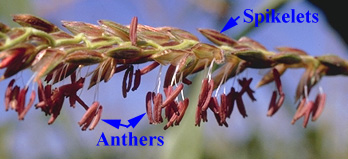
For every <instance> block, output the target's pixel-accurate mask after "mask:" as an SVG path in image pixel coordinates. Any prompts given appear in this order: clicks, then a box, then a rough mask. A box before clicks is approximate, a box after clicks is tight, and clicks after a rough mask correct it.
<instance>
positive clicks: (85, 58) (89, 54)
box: [64, 50, 104, 66]
mask: <svg viewBox="0 0 348 159" xmlns="http://www.w3.org/2000/svg"><path fill="white" fill-rule="evenodd" d="M64 60H65V61H66V62H68V63H73V64H78V65H85V66H88V65H93V64H96V63H100V62H102V61H103V60H104V57H103V54H102V53H99V52H98V51H93V50H78V51H75V52H72V53H70V54H68V55H67V56H66V57H65V58H64Z"/></svg>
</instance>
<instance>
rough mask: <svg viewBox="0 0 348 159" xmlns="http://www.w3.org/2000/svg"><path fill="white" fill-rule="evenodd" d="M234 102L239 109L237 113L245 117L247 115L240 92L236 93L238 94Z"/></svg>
mask: <svg viewBox="0 0 348 159" xmlns="http://www.w3.org/2000/svg"><path fill="white" fill-rule="evenodd" d="M236 102H237V108H238V110H239V113H240V114H241V115H242V116H243V118H245V117H247V116H248V115H247V113H246V110H245V106H244V102H243V99H242V95H241V94H240V93H238V96H237V98H236Z"/></svg>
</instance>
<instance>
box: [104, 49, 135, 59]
mask: <svg viewBox="0 0 348 159" xmlns="http://www.w3.org/2000/svg"><path fill="white" fill-rule="evenodd" d="M140 53H141V49H140V48H138V47H136V46H116V47H113V48H111V49H109V50H108V51H107V52H106V55H107V56H109V57H113V58H116V59H133V58H137V57H139V55H140Z"/></svg>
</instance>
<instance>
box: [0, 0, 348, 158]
mask: <svg viewBox="0 0 348 159" xmlns="http://www.w3.org/2000/svg"><path fill="white" fill-rule="evenodd" d="M200 1H201V2H200V3H199V4H198V3H197V1H195V0H188V1H170V0H164V1H158V0H144V1H136V0H129V1H121V0H98V1H95V0H75V1H72V0H60V1H53V0H32V1H30V7H32V9H33V11H32V13H34V14H35V15H38V16H41V17H44V18H46V19H48V20H49V21H51V22H54V23H55V24H57V25H58V26H60V21H61V20H71V21H84V22H89V23H93V24H96V23H97V21H98V20H99V19H108V20H112V21H115V22H118V23H121V24H129V23H130V21H131V18H132V17H133V16H138V18H139V23H141V24H145V25H150V26H155V27H156V26H173V27H178V28H181V29H184V30H187V31H190V32H191V33H193V34H195V35H197V36H198V37H199V38H200V40H202V41H204V42H208V41H207V40H206V39H205V38H204V37H203V36H201V35H200V34H199V33H198V32H197V31H196V29H197V28H212V29H216V30H221V29H222V28H223V24H220V23H218V22H217V21H218V18H219V17H218V16H217V11H218V10H214V9H212V8H214V7H215V5H217V4H219V3H218V2H219V1H216V3H213V2H212V1H208V0H200ZM270 1H271V0H264V1H257V0H248V1H233V3H232V4H233V6H231V7H230V8H229V9H228V15H229V16H234V17H235V16H237V15H240V16H241V18H243V16H242V13H243V11H244V9H247V8H250V9H255V10H256V9H257V8H260V6H262V5H264V4H265V3H268V2H270ZM0 4H2V5H3V7H4V5H9V6H11V5H15V4H13V3H11V2H1V3H0ZM291 9H296V12H302V13H305V12H307V11H308V10H309V11H311V12H317V13H319V23H315V24H306V23H302V24H298V23H296V24H291V23H288V24H264V25H262V26H261V27H259V28H257V29H255V30H254V31H253V32H251V33H250V34H248V35H247V36H248V37H250V38H252V39H254V40H256V41H259V42H260V43H262V44H263V45H265V46H266V48H268V49H270V50H274V49H275V48H276V47H278V46H291V47H295V48H299V49H303V50H305V51H306V52H308V53H309V54H310V55H314V56H315V55H323V54H328V53H333V54H336V55H338V56H340V57H343V58H345V59H348V56H347V46H346V45H345V44H344V43H343V42H342V41H341V39H340V37H339V35H338V34H337V33H336V32H335V31H334V30H332V29H331V28H330V27H329V25H328V24H327V22H326V19H325V17H324V15H323V14H322V13H321V12H320V10H318V9H317V8H315V7H313V6H312V5H310V4H309V3H307V2H305V1H293V2H289V3H288V4H287V5H286V6H284V7H283V8H282V9H281V10H279V11H278V12H290V10H291ZM14 13H22V12H21V10H13V12H12V14H14ZM229 16H227V17H226V22H227V20H228V19H229ZM8 18H10V14H8V15H0V21H7V19H8ZM239 22H241V20H239ZM245 27H246V25H245V24H240V25H238V26H237V27H235V28H233V29H231V30H229V31H227V32H225V34H227V35H230V36H232V37H233V36H235V35H238V33H239V32H241V31H242V30H243V29H244V28H245ZM143 66H144V65H140V66H136V68H141V67H143ZM164 70H165V69H164ZM157 72H158V69H157V70H155V71H153V72H151V73H150V74H147V75H146V76H145V77H144V78H143V81H142V85H141V86H140V88H139V90H137V91H136V92H131V93H129V94H128V97H127V99H123V98H122V94H121V80H122V77H123V74H122V73H121V74H116V75H115V76H114V78H113V79H112V80H111V81H109V82H108V83H107V84H104V83H103V84H101V85H100V86H99V91H98V92H97V97H98V100H99V101H100V102H101V103H102V105H103V106H104V112H103V117H102V118H103V119H115V118H122V119H128V118H131V117H134V116H137V115H139V114H142V113H144V112H145V106H144V105H145V104H144V103H145V94H146V92H147V91H151V90H153V89H154V88H155V77H156V76H157ZM266 72H267V70H261V71H260V70H252V69H251V70H248V71H246V72H244V73H242V75H241V77H243V76H248V77H254V80H253V83H252V86H255V85H256V83H257V82H258V80H259V79H260V78H261V77H262V75H263V74H265V73H266ZM303 72H304V71H303V70H290V71H287V72H286V73H285V75H284V76H282V77H281V79H282V82H283V85H284V90H285V91H286V101H285V105H284V106H283V107H284V108H282V109H281V110H280V111H279V112H278V113H277V114H276V115H275V116H274V117H272V118H268V117H266V112H267V108H268V103H269V100H270V97H271V92H272V91H273V89H275V87H274V84H270V85H267V86H265V87H262V88H259V89H257V90H256V98H257V102H255V103H251V102H250V101H249V100H248V99H246V100H245V102H246V106H247V111H248V115H249V117H248V118H246V119H242V117H241V116H239V115H237V113H236V112H234V113H233V115H232V116H233V117H232V118H231V119H229V120H228V123H229V125H230V127H229V128H222V127H219V126H217V124H216V122H215V121H214V120H215V119H214V118H213V116H212V114H209V115H210V118H209V122H208V123H205V124H203V126H202V127H200V128H197V127H194V123H193V122H192V121H190V120H191V119H192V118H194V114H193V113H191V114H186V115H185V120H186V121H185V120H184V121H183V122H186V123H187V124H188V125H190V127H189V128H188V129H186V128H187V127H186V126H185V124H183V125H182V126H179V127H175V128H170V129H169V130H168V131H163V130H162V127H163V126H164V125H163V124H162V125H157V126H154V125H148V124H147V123H148V121H147V119H146V118H144V119H143V120H142V121H141V122H140V124H139V126H138V127H137V128H136V129H135V130H134V132H137V133H138V134H139V135H140V134H143V135H144V134H145V135H155V136H164V138H165V139H164V140H165V145H164V146H162V147H139V148H137V147H131V148H130V147H118V148H113V147H96V146H95V145H96V143H97V141H98V139H99V137H100V134H101V132H104V133H107V134H109V135H123V133H126V132H128V131H129V130H127V129H120V130H116V129H114V128H112V127H110V126H108V125H106V124H105V123H102V122H101V123H100V124H99V125H98V126H97V128H96V130H94V131H91V132H89V131H87V132H81V131H80V130H79V128H78V125H77V121H78V120H79V119H80V118H81V116H82V115H83V113H84V111H83V110H82V108H79V107H77V108H75V110H72V108H69V107H67V106H66V107H64V108H63V111H62V113H61V116H59V118H58V120H57V121H56V122H55V123H54V124H53V125H52V126H47V120H48V118H47V117H44V116H43V113H42V112H40V111H37V110H34V109H33V110H31V111H30V112H29V114H28V115H27V117H26V119H25V121H24V122H23V121H17V116H16V114H15V113H14V112H12V111H11V112H7V113H5V111H2V110H1V111H0V127H1V126H6V125H8V123H11V125H10V128H11V129H6V130H5V131H2V133H6V134H5V136H6V138H4V139H2V140H3V141H0V143H1V144H4V143H6V145H7V148H6V149H7V150H9V151H11V153H12V155H14V157H15V158H37V157H41V158H45V157H48V158H61V157H67V156H69V155H71V154H72V152H73V151H74V150H76V151H77V152H80V153H85V154H86V155H87V156H90V157H93V155H97V154H95V152H99V153H104V152H105V153H106V152H107V153H111V152H114V151H115V152H117V153H120V154H122V155H124V156H125V157H134V156H136V155H134V154H132V152H133V151H136V152H140V153H144V154H143V155H144V156H143V157H144V158H147V157H149V156H151V153H157V154H156V155H159V156H161V153H162V151H169V150H170V149H171V147H172V146H173V144H174V143H175V141H174V140H175V139H176V138H175V133H176V132H178V134H181V132H182V131H184V130H185V131H197V132H199V133H201V134H204V136H205V137H206V138H208V139H205V137H202V136H201V135H197V136H198V138H195V137H192V140H190V141H186V142H183V143H180V144H182V145H183V147H185V145H189V144H192V143H193V144H194V143H197V144H199V143H200V144H203V145H206V144H209V141H215V142H220V143H222V144H228V143H229V142H235V143H239V142H241V141H245V140H248V139H249V138H250V136H252V135H253V133H255V130H257V131H258V132H259V133H260V136H262V137H263V139H264V144H265V149H267V148H270V147H272V145H273V146H279V143H280V145H283V144H284V145H286V143H296V142H298V140H300V139H301V137H302V136H303V135H304V133H305V132H306V131H310V130H318V131H321V132H325V134H326V136H325V138H323V139H322V140H323V143H325V144H326V145H327V147H331V150H333V151H332V152H331V153H335V151H337V152H341V151H343V152H344V151H346V150H347V149H346V148H347V146H348V144H347V141H348V138H347V136H346V135H345V134H348V126H347V124H346V123H347V122H348V117H347V114H348V111H347V109H346V103H347V102H346V98H347V94H348V86H347V85H345V84H344V82H345V81H347V78H345V77H329V78H327V77H324V79H323V80H322V81H321V82H320V83H319V85H320V86H321V87H323V89H324V91H325V92H326V93H327V104H326V108H325V110H324V113H323V114H322V116H321V118H320V119H319V120H318V121H317V122H314V123H312V122H310V123H309V126H308V128H307V129H303V128H302V126H301V125H302V120H300V121H298V122H297V123H296V124H295V125H294V126H293V125H291V124H290V121H291V118H292V115H293V113H294V111H295V107H296V105H295V104H293V103H294V98H293V97H294V95H295V89H296V85H297V82H298V80H299V79H300V77H301V75H302V73H303ZM29 75H30V72H26V73H23V75H22V76H24V78H27V77H28V76H29ZM7 82H8V81H3V82H1V83H2V84H1V85H0V90H5V86H6V85H7ZM23 83H26V81H24V82H23ZM231 83H232V82H229V83H227V84H226V87H227V88H229V87H230V86H231ZM3 92H4V91H1V92H0V97H1V96H3ZM317 92H318V87H315V88H314V89H313V91H312V93H311V95H310V97H311V98H312V99H314V97H315V95H316V93H317ZM95 93H96V92H95V89H94V88H92V89H91V90H89V91H86V89H84V91H83V93H82V94H81V96H82V98H83V99H84V100H85V101H86V103H92V102H93V100H94V96H95ZM197 95H198V94H197ZM192 108H193V107H192ZM289 112H291V113H289ZM188 118H191V119H188ZM189 122H191V123H189ZM69 123H71V124H69ZM179 137H180V136H179ZM198 140H203V141H198ZM226 140H227V141H226ZM270 140H273V141H274V140H275V141H276V142H270ZM302 146H303V145H302ZM76 147H83V148H84V149H83V150H81V149H77V148H76ZM236 147H238V146H236ZM325 147H326V146H325ZM289 148H290V149H296V147H290V146H289ZM231 149H236V148H233V147H232V148H231ZM298 151H299V152H302V151H305V150H298ZM289 152H290V151H287V150H284V152H281V153H289ZM75 153H76V152H75ZM158 153H159V154H158ZM267 153H270V154H271V153H272V150H269V151H267ZM156 155H155V156H156ZM69 157H71V156H69ZM72 157H74V156H72ZM162 157H163V156H162ZM172 157H174V156H172ZM164 158H168V156H164Z"/></svg>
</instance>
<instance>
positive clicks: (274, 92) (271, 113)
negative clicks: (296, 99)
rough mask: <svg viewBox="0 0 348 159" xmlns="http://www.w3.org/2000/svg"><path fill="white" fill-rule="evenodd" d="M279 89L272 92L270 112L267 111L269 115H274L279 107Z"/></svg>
mask: <svg viewBox="0 0 348 159" xmlns="http://www.w3.org/2000/svg"><path fill="white" fill-rule="evenodd" d="M276 100H277V91H273V93H272V98H271V101H270V103H269V107H268V112H267V116H272V115H274V113H275V110H276V109H277V108H276V107H277V103H276Z"/></svg>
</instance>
